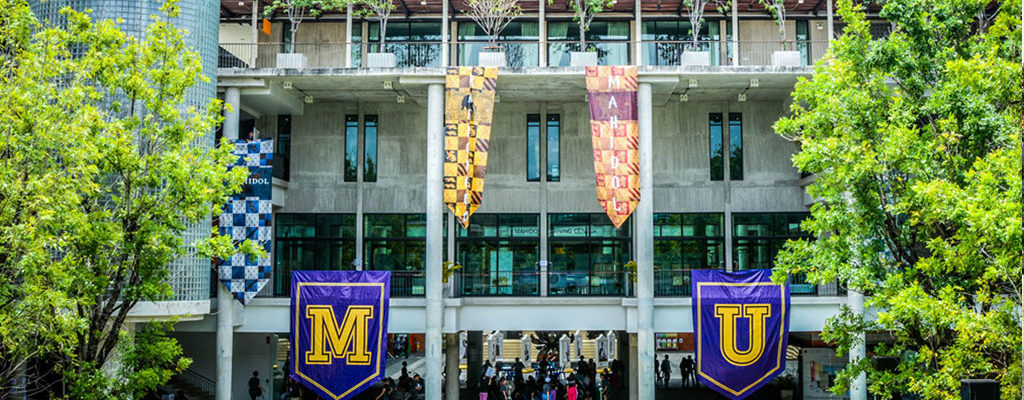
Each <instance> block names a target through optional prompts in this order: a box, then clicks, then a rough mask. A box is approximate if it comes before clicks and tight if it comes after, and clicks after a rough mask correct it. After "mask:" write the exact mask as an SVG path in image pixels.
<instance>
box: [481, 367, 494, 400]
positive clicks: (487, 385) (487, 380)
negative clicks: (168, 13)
mask: <svg viewBox="0 0 1024 400" xmlns="http://www.w3.org/2000/svg"><path fill="white" fill-rule="evenodd" d="M478 390H479V391H480V400H487V395H488V393H490V391H491V377H489V376H487V370H486V369H485V370H484V373H483V374H482V375H480V387H479V388H478Z"/></svg>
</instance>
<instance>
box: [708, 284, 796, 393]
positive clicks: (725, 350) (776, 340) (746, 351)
mask: <svg viewBox="0 0 1024 400" xmlns="http://www.w3.org/2000/svg"><path fill="white" fill-rule="evenodd" d="M691 273H692V283H691V285H692V290H693V291H692V293H693V296H694V305H695V306H694V307H693V321H694V325H695V326H694V332H695V335H694V336H695V338H696V339H697V375H698V376H700V380H701V381H703V382H704V384H705V385H707V386H708V387H710V388H712V389H714V390H715V391H717V392H719V393H721V394H722V395H723V396H725V397H728V398H730V399H733V400H739V399H742V398H744V397H747V396H749V395H750V394H751V393H754V391H756V390H757V389H758V388H760V387H761V386H764V385H765V384H767V383H768V382H769V381H771V380H772V378H774V377H775V376H777V375H778V374H779V373H781V372H782V371H784V370H785V369H786V346H787V344H788V339H789V284H788V283H787V284H785V285H779V284H776V283H773V282H772V281H771V275H772V271H771V270H770V269H758V270H747V271H738V272H732V273H729V272H725V271H719V270H693V271H691Z"/></svg>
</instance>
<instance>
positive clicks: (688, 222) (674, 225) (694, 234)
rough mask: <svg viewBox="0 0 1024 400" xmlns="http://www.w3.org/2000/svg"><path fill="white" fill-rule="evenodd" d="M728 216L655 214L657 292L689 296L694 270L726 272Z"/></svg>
mask: <svg viewBox="0 0 1024 400" xmlns="http://www.w3.org/2000/svg"><path fill="white" fill-rule="evenodd" d="M723 220H724V216H723V214H720V213H712V214H654V266H655V270H654V293H655V295H657V296H689V295H690V270H693V269H724V268H725V258H724V257H725V236H724V233H723V232H724V231H723V230H722V225H723Z"/></svg>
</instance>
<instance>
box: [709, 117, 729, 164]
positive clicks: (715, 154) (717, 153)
mask: <svg viewBox="0 0 1024 400" xmlns="http://www.w3.org/2000/svg"><path fill="white" fill-rule="evenodd" d="M708 144H709V147H710V149H711V154H710V157H711V158H710V159H711V165H710V167H711V180H713V181H720V180H722V179H725V161H723V159H722V114H717V113H712V114H708Z"/></svg>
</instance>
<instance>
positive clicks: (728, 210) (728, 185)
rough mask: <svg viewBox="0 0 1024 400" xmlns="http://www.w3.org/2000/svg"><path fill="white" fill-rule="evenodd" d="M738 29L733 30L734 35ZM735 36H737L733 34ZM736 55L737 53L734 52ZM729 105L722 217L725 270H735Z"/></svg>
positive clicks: (725, 114)
mask: <svg viewBox="0 0 1024 400" xmlns="http://www.w3.org/2000/svg"><path fill="white" fill-rule="evenodd" d="M735 34H736V31H733V35H735ZM733 37H735V36H733ZM733 55H734V56H735V55H736V53H733ZM729 129H730V127H729V107H728V105H723V106H722V169H724V171H723V175H722V191H723V193H722V199H724V200H725V205H724V207H725V208H724V214H723V219H722V224H724V225H725V226H723V228H724V229H725V270H726V271H729V272H733V270H735V269H738V268H733V264H734V263H736V262H737V261H736V260H735V259H734V257H733V256H732V249H733V243H732V234H733V231H732V176H731V175H730V172H729V171H730V170H731V169H732V158H731V157H729V154H731V153H730V151H731V150H730V149H731V146H732V143H731V141H730V139H731V137H730V135H729Z"/></svg>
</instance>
